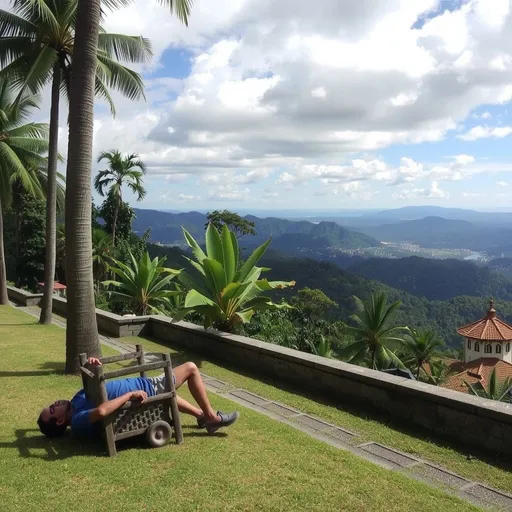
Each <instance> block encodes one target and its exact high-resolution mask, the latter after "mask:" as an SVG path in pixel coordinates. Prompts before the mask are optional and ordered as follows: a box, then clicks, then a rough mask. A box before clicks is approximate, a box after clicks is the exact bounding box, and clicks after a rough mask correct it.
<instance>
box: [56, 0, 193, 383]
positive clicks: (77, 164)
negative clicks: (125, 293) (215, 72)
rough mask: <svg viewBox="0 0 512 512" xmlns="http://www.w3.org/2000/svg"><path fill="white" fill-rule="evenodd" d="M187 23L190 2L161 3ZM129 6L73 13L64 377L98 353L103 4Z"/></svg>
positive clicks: (117, 0) (91, 6) (96, 0)
mask: <svg viewBox="0 0 512 512" xmlns="http://www.w3.org/2000/svg"><path fill="white" fill-rule="evenodd" d="M160 2H161V3H163V4H164V5H167V6H169V7H170V9H171V11H176V12H177V14H178V17H179V18H180V19H181V20H182V21H183V22H185V23H186V22H187V19H188V15H189V10H190V5H191V1H190V0H160ZM128 3H129V0H104V2H102V1H101V0H89V1H87V2H84V1H80V2H79V3H78V9H77V13H76V25H75V27H76V31H75V44H74V53H73V64H74V66H73V70H72V73H71V79H70V104H69V143H68V172H67V177H68V178H67V184H66V230H67V235H66V243H67V247H68V249H67V253H68V262H69V261H72V262H73V264H72V265H68V266H69V269H68V272H67V286H68V290H67V297H68V304H67V308H68V317H67V327H66V372H68V373H77V372H78V371H79V368H78V358H77V355H78V354H79V353H80V352H87V353H88V354H90V355H96V354H99V353H100V344H99V339H98V326H97V323H96V311H95V304H94V286H93V275H92V268H91V264H90V257H89V255H90V254H91V250H92V248H91V230H90V226H91V202H92V198H91V161H92V142H91V141H92V138H93V133H94V130H93V129H94V93H95V76H96V67H97V58H96V55H97V49H98V40H99V32H100V30H99V27H100V20H101V15H102V4H103V6H105V7H107V8H116V7H120V6H123V5H126V4H128Z"/></svg>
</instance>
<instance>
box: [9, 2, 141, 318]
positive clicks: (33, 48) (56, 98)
mask: <svg viewBox="0 0 512 512" xmlns="http://www.w3.org/2000/svg"><path fill="white" fill-rule="evenodd" d="M77 6H78V0H59V1H58V2H55V1H53V0H37V1H34V0H14V1H13V5H12V12H7V11H4V10H0V66H1V67H2V68H3V69H2V72H1V74H3V75H4V76H7V77H8V78H9V79H10V80H11V81H12V83H13V84H15V85H16V86H19V87H20V88H21V90H22V91H23V90H25V89H28V90H30V91H31V92H33V93H37V92H39V91H40V90H41V89H42V88H43V87H44V86H45V85H46V84H47V83H49V82H51V84H52V88H51V90H52V92H51V110H50V151H49V155H48V187H47V203H46V204H47V210H46V262H45V276H44V282H45V289H44V295H43V301H42V306H41V317H40V322H41V323H45V324H48V323H51V320H52V318H51V315H52V295H53V282H54V278H55V251H56V224H57V220H56V215H57V212H56V195H57V160H58V132H59V109H60V96H61V92H64V93H65V94H66V95H68V97H69V85H70V73H71V66H72V61H73V53H74V35H75V22H76V14H77ZM150 56H151V49H150V45H149V42H148V41H147V40H145V39H143V38H141V37H132V36H125V35H119V34H107V33H105V32H104V31H101V34H100V36H99V40H98V50H97V62H96V76H95V92H96V94H97V95H98V96H101V97H102V98H104V99H105V100H106V101H107V103H109V105H110V107H111V110H112V113H113V114H115V108H114V104H113V101H112V98H111V96H110V94H109V92H108V88H109V87H110V88H113V89H116V90H118V91H120V92H121V93H122V94H124V95H125V96H127V97H129V98H131V99H137V98H140V97H141V96H143V83H142V79H141V77H140V76H139V75H138V74H137V73H135V72H133V71H131V70H130V69H128V68H126V67H124V66H122V65H121V64H119V62H117V61H127V62H143V61H145V60H147V59H148V58H149V57H150Z"/></svg>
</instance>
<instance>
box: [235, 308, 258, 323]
mask: <svg viewBox="0 0 512 512" xmlns="http://www.w3.org/2000/svg"><path fill="white" fill-rule="evenodd" d="M236 315H237V316H238V318H240V320H242V322H243V323H244V324H248V323H250V321H251V319H252V317H253V316H254V310H253V309H247V310H245V311H239V312H238V313H237V314H236Z"/></svg>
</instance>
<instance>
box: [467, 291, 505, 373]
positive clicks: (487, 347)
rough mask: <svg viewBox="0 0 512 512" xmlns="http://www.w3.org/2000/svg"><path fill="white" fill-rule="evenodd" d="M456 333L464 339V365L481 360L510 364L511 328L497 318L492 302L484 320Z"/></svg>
mask: <svg viewBox="0 0 512 512" xmlns="http://www.w3.org/2000/svg"><path fill="white" fill-rule="evenodd" d="M457 332H458V333H459V334H460V335H461V336H464V338H466V341H465V343H464V362H465V363H469V362H471V361H475V360H477V359H482V358H483V359H498V360H500V361H506V362H507V363H511V364H512V352H511V348H512V326H510V325H508V324H507V323H505V322H503V321H502V320H500V319H499V318H497V316H496V310H495V309H494V302H493V301H492V300H491V302H490V305H489V309H488V311H487V315H486V316H485V317H484V318H482V319H481V320H479V321H478V322H474V323H472V324H469V325H465V326H464V327H460V328H459V329H457Z"/></svg>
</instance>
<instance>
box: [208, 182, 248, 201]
mask: <svg viewBox="0 0 512 512" xmlns="http://www.w3.org/2000/svg"><path fill="white" fill-rule="evenodd" d="M249 192H250V190H249V189H248V188H244V189H240V188H237V187H232V186H229V185H218V186H216V187H214V188H213V189H211V190H210V192H209V194H208V198H209V199H211V200H212V201H243V200H246V199H248V197H249Z"/></svg>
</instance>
